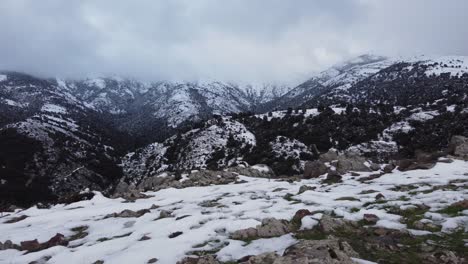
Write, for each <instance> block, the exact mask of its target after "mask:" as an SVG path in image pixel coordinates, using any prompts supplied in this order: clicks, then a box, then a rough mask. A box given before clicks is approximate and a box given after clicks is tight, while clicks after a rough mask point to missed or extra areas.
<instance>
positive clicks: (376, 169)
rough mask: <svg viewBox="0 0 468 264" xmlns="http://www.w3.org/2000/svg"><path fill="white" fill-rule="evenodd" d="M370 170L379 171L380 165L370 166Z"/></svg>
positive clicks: (373, 164)
mask: <svg viewBox="0 0 468 264" xmlns="http://www.w3.org/2000/svg"><path fill="white" fill-rule="evenodd" d="M370 169H371V170H373V171H378V170H380V164H377V163H372V164H371V165H370Z"/></svg>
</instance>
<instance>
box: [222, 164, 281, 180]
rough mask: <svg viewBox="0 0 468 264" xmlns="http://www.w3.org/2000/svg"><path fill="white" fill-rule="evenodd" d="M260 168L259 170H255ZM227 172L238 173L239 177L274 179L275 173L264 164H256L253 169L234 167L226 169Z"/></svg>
mask: <svg viewBox="0 0 468 264" xmlns="http://www.w3.org/2000/svg"><path fill="white" fill-rule="evenodd" d="M257 168H261V169H257ZM228 171H231V172H235V173H238V174H239V175H246V176H249V177H257V178H274V177H275V173H274V172H273V170H272V169H271V168H270V167H268V166H267V165H265V164H257V165H255V167H245V166H236V167H231V168H228Z"/></svg>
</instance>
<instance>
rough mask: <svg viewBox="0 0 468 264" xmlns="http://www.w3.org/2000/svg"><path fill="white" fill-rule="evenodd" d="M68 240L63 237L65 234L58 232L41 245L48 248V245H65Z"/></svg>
mask: <svg viewBox="0 0 468 264" xmlns="http://www.w3.org/2000/svg"><path fill="white" fill-rule="evenodd" d="M67 245H68V241H67V240H66V239H65V236H64V235H62V234H60V233H58V234H56V235H55V236H53V237H52V238H51V239H49V241H47V242H45V243H44V244H43V247H45V248H50V247H55V246H67Z"/></svg>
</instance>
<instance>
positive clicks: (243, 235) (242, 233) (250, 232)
mask: <svg viewBox="0 0 468 264" xmlns="http://www.w3.org/2000/svg"><path fill="white" fill-rule="evenodd" d="M231 238H232V239H236V240H248V239H256V238H258V233H257V229H256V228H253V227H249V228H246V229H241V230H237V231H235V232H234V233H232V234H231Z"/></svg>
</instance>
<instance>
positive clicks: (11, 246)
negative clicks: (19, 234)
mask: <svg viewBox="0 0 468 264" xmlns="http://www.w3.org/2000/svg"><path fill="white" fill-rule="evenodd" d="M6 249H17V250H21V246H20V245H17V244H14V243H13V242H11V240H7V241H5V242H4V243H2V242H0V250H6Z"/></svg>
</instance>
